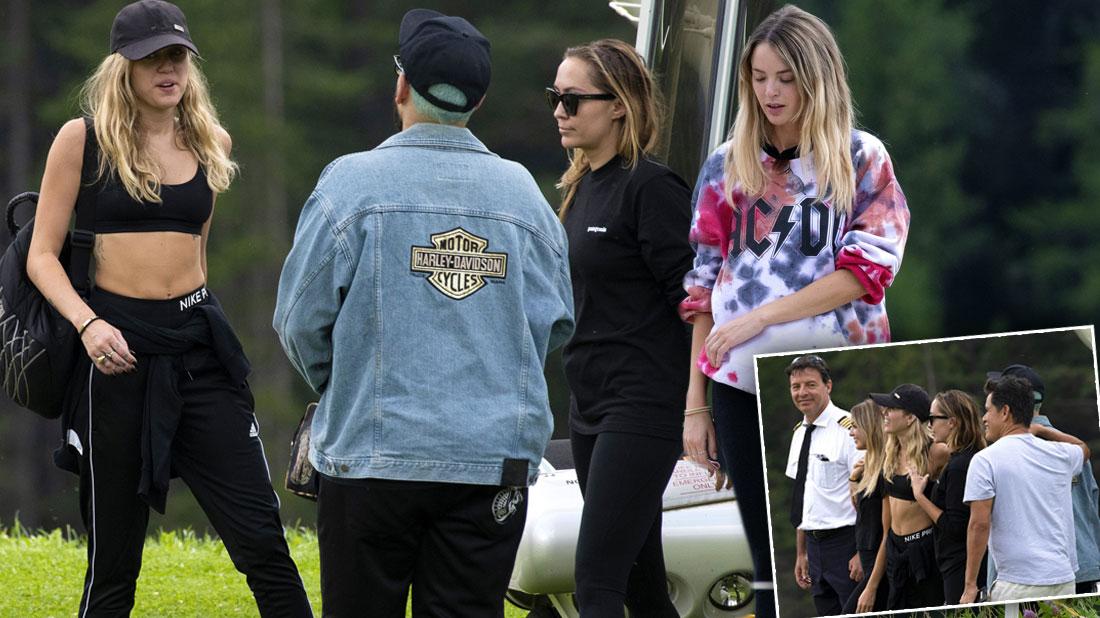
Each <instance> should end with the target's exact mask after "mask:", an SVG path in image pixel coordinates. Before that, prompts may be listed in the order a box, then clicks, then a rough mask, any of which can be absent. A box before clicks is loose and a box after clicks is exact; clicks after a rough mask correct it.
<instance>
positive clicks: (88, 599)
mask: <svg viewBox="0 0 1100 618" xmlns="http://www.w3.org/2000/svg"><path fill="white" fill-rule="evenodd" d="M93 375H95V365H91V366H89V367H88V473H89V475H90V476H91V478H92V481H91V483H90V484H91V487H92V526H91V527H92V529H91V531H90V533H89V536H88V543H90V544H91V548H92V556H91V559H89V560H88V584H87V585H86V586H85V587H84V611H83V612H81V613H80V618H86V617H87V615H88V608H89V607H90V606H91V605H92V581H94V580H95V552H96V549H98V547H97V546H98V543H96V541H95V465H94V464H93V463H92V376H93Z"/></svg>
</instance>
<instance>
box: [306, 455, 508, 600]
mask: <svg viewBox="0 0 1100 618" xmlns="http://www.w3.org/2000/svg"><path fill="white" fill-rule="evenodd" d="M526 519H527V488H526V487H522V488H511V487H494V486H489V485H462V484H454V483H428V482H417V481H390V480H383V479H353V480H350V481H348V480H337V479H333V478H332V477H328V476H322V477H321V485H320V492H319V494H318V496H317V536H318V540H319V543H320V550H321V598H322V599H323V603H322V606H323V609H324V615H325V616H329V617H334V618H336V617H339V618H360V617H363V616H370V617H371V618H404V616H405V606H406V604H407V602H408V597H409V586H410V585H411V586H412V615H413V616H416V618H422V617H433V618H434V617H453V618H501V617H502V616H503V615H504V594H505V592H507V590H508V580H509V579H510V578H511V575H512V566H513V564H514V563H515V560H516V551H517V550H518V549H519V542H520V538H521V537H522V536H523V527H524V524H525V523H526Z"/></svg>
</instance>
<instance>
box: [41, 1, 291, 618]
mask: <svg viewBox="0 0 1100 618" xmlns="http://www.w3.org/2000/svg"><path fill="white" fill-rule="evenodd" d="M111 52H112V53H111V54H110V55H108V56H107V58H105V59H104V60H103V62H102V63H101V64H100V66H99V68H98V69H97V70H96V72H95V73H94V74H93V75H92V76H91V78H89V79H88V81H87V82H86V84H85V86H84V92H83V107H84V113H85V115H86V118H83V119H76V120H71V121H69V122H68V123H66V124H65V125H64V126H63V127H62V128H61V131H60V132H59V133H58V135H57V138H56V139H55V140H54V143H53V146H52V147H51V148H50V153H49V156H48V158H47V161H46V170H45V173H44V175H43V177H42V189H41V196H40V199H39V203H38V210H37V216H36V222H35V228H34V236H33V239H32V241H31V249H30V254H29V256H28V259H27V274H28V276H29V277H30V278H31V280H32V281H34V283H35V285H36V286H38V288H39V289H40V290H41V291H42V294H43V295H44V296H45V297H46V298H47V299H48V300H49V301H50V302H51V303H52V304H53V306H54V307H55V308H56V309H57V310H58V312H60V313H61V315H63V316H64V317H65V318H66V319H67V320H69V322H71V323H72V325H73V328H74V329H76V330H77V331H78V332H79V333H80V340H81V342H82V343H83V344H84V348H85V350H86V351H87V358H88V360H87V361H85V362H84V366H83V367H82V368H78V375H79V376H81V379H80V380H76V381H75V383H74V384H73V385H72V388H71V393H70V397H69V405H68V406H67V410H66V412H65V416H64V417H63V422H64V428H65V436H66V440H65V443H66V446H65V447H63V449H62V451H61V452H60V457H59V464H60V465H62V467H65V468H66V469H69V470H71V471H73V472H76V473H78V474H79V475H80V507H81V509H80V510H81V516H82V518H83V520H84V524H85V526H86V528H87V531H88V568H87V571H86V573H85V576H84V587H83V593H82V598H81V602H80V609H79V613H78V615H79V616H80V618H84V617H86V616H96V615H111V616H117V615H128V614H129V612H130V611H131V609H132V607H133V604H134V591H135V587H136V582H137V577H138V573H139V571H140V569H141V553H142V546H143V544H144V540H145V530H146V525H147V524H148V519H149V507H153V508H155V509H157V510H158V511H160V512H164V506H165V499H166V496H167V490H168V480H169V477H170V476H173V475H174V476H179V477H181V478H182V479H183V480H184V482H186V483H187V484H188V486H189V487H190V488H191V491H192V492H193V493H194V495H195V498H196V499H197V500H198V502H199V505H200V506H202V508H203V510H204V511H205V512H206V514H207V516H208V517H209V518H210V523H211V524H212V525H213V527H214V529H215V530H216V531H217V533H218V535H219V536H220V537H221V539H222V541H223V542H224V543H225V546H226V549H227V550H228V552H229V555H230V557H231V558H232V559H233V563H234V565H235V566H236V567H237V569H238V570H240V571H241V572H242V573H244V574H245V575H246V576H247V581H248V585H249V587H250V588H251V589H252V592H253V595H254V596H255V598H256V603H257V606H258V608H259V610H260V614H261V615H262V616H264V617H265V618H266V617H268V616H311V615H312V610H311V609H310V606H309V601H308V599H307V597H306V594H305V590H304V588H303V586H302V581H301V578H300V577H299V576H298V571H297V567H296V566H295V564H294V562H293V560H292V559H291V557H290V553H289V551H288V549H287V545H286V540H285V539H284V537H283V528H282V522H281V521H280V518H279V500H278V498H277V497H276V495H275V492H274V490H273V489H272V486H271V479H270V475H269V473H268V469H267V463H266V460H265V458H264V454H263V445H262V444H261V443H260V439H259V427H258V424H257V421H256V417H255V415H254V414H253V405H254V402H253V398H252V393H251V391H250V390H249V387H248V384H247V382H246V381H245V377H246V376H247V374H248V370H249V365H248V360H247V359H246V358H245V356H244V353H243V351H242V350H241V346H240V342H239V341H238V340H237V338H236V336H235V335H234V333H233V330H232V328H231V327H230V326H229V323H228V321H227V320H226V317H225V313H224V312H223V311H222V310H221V307H220V305H219V304H218V302H217V300H216V299H215V298H214V296H213V295H212V294H211V293H210V292H209V291H208V290H207V289H206V285H205V284H206V273H207V270H206V240H207V237H208V235H209V231H210V221H211V215H212V211H213V207H214V198H215V196H216V195H217V194H218V193H221V192H223V191H225V190H226V189H228V188H229V183H230V181H231V180H232V179H233V176H234V175H235V173H236V169H237V167H236V164H234V163H233V161H232V160H230V158H229V151H230V146H231V143H230V139H229V134H228V133H226V131H225V130H224V129H223V128H222V127H221V125H220V124H219V123H218V119H217V115H216V113H215V111H214V108H213V106H212V105H211V103H210V98H209V96H208V94H207V89H206V81H205V78H204V77H203V75H202V72H201V71H200V69H199V67H198V65H197V64H196V63H195V58H196V54H197V53H198V52H197V49H196V47H195V45H194V43H193V42H192V41H191V36H190V32H189V30H188V28H187V22H186V20H185V18H184V15H183V13H182V12H181V11H180V10H179V8H177V7H176V6H175V5H173V4H170V3H168V2H161V1H160V0H142V1H140V2H135V3H133V4H130V5H128V6H126V7H124V8H123V9H122V10H121V11H120V12H119V13H118V15H117V16H116V17H115V20H114V23H113V25H112V27H111ZM74 204H75V205H77V206H79V207H80V208H94V209H95V211H94V212H95V223H94V230H93V231H94V232H95V245H94V251H93V257H94V260H95V286H94V289H93V290H92V292H91V293H90V295H89V297H88V298H87V299H85V298H82V297H81V296H80V295H79V294H78V293H77V292H76V290H74V288H73V286H72V285H71V284H70V282H69V278H68V276H67V274H66V272H65V270H64V269H63V268H62V266H61V263H60V262H59V259H58V256H59V254H60V251H61V247H62V243H63V241H64V238H65V233H66V231H67V229H68V225H69V220H70V217H71V216H72V214H73V211H74Z"/></svg>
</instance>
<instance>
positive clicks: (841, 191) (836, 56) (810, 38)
mask: <svg viewBox="0 0 1100 618" xmlns="http://www.w3.org/2000/svg"><path fill="white" fill-rule="evenodd" d="M762 43H767V44H769V45H771V46H772V48H773V49H774V50H775V52H776V54H778V55H779V57H780V58H782V59H783V61H784V62H786V63H787V66H789V67H790V68H791V71H792V72H793V73H794V81H795V84H796V85H797V86H798V89H799V95H800V97H799V100H800V105H799V110H798V114H797V115H796V116H795V118H794V119H793V122H798V123H800V124H799V141H798V149H799V153H800V156H805V155H807V154H810V155H812V157H813V168H814V172H815V174H816V179H817V186H818V187H820V190H819V193H818V196H819V198H820V199H822V200H825V199H831V200H832V203H833V206H834V207H835V208H837V209H838V210H840V211H841V212H851V210H852V203H853V201H854V199H855V175H854V173H853V166H852V152H851V143H852V136H851V134H852V126H853V125H854V112H853V110H852V94H851V91H850V90H849V88H848V71H847V68H846V67H845V64H844V58H843V56H841V54H840V48H838V47H837V44H836V40H835V39H834V38H833V33H832V31H830V30H829V26H828V25H826V24H825V22H823V21H821V20H820V19H819V18H817V17H815V16H814V15H811V14H810V13H807V12H806V11H803V10H802V9H800V8H798V7H796V6H794V5H790V4H788V5H787V6H784V7H783V8H781V9H779V10H778V11H776V12H774V13H772V14H771V15H769V16H768V17H767V18H766V19H765V20H764V21H763V22H761V24H760V25H759V26H758V27H757V28H756V30H754V31H753V33H752V35H751V36H750V37H749V39H748V41H746V43H745V48H744V51H743V52H742V53H741V60H740V62H739V65H738V78H737V96H738V104H737V116H736V118H735V119H734V122H733V129H732V130H731V131H730V139H731V140H732V143H731V144H730V146H729V150H727V152H726V158H725V176H726V185H725V198H726V201H727V202H729V203H730V204H733V186H734V184H735V183H740V184H741V188H742V190H743V191H744V193H745V194H747V195H759V194H761V193H763V192H764V189H765V188H766V187H767V184H768V172H767V171H766V170H765V169H764V165H763V163H762V162H761V160H760V147H761V145H762V144H763V143H764V142H765V141H771V140H773V139H774V137H772V136H770V135H769V134H770V132H771V123H770V122H769V121H768V119H767V118H766V117H765V116H764V114H763V112H762V111H761V110H760V104H759V103H758V102H757V100H756V94H755V93H754V91H753V87H752V55H753V52H754V51H756V48H757V47H758V46H759V45H760V44H762Z"/></svg>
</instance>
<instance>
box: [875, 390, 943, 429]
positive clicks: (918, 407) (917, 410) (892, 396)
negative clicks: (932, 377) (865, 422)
mask: <svg viewBox="0 0 1100 618" xmlns="http://www.w3.org/2000/svg"><path fill="white" fill-rule="evenodd" d="M867 396H868V397H870V398H871V400H872V401H874V402H875V403H877V404H878V405H880V406H882V407H884V408H898V409H901V410H905V411H906V412H908V413H910V414H912V415H914V416H916V417H917V418H919V419H920V420H922V421H927V420H928V418H929V417H930V416H932V398H931V397H929V396H928V393H927V392H926V391H925V390H924V389H923V388H921V387H919V386H917V385H916V384H902V385H901V386H898V387H897V388H895V389H894V390H892V391H890V392H889V393H870V394H868V395H867Z"/></svg>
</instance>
